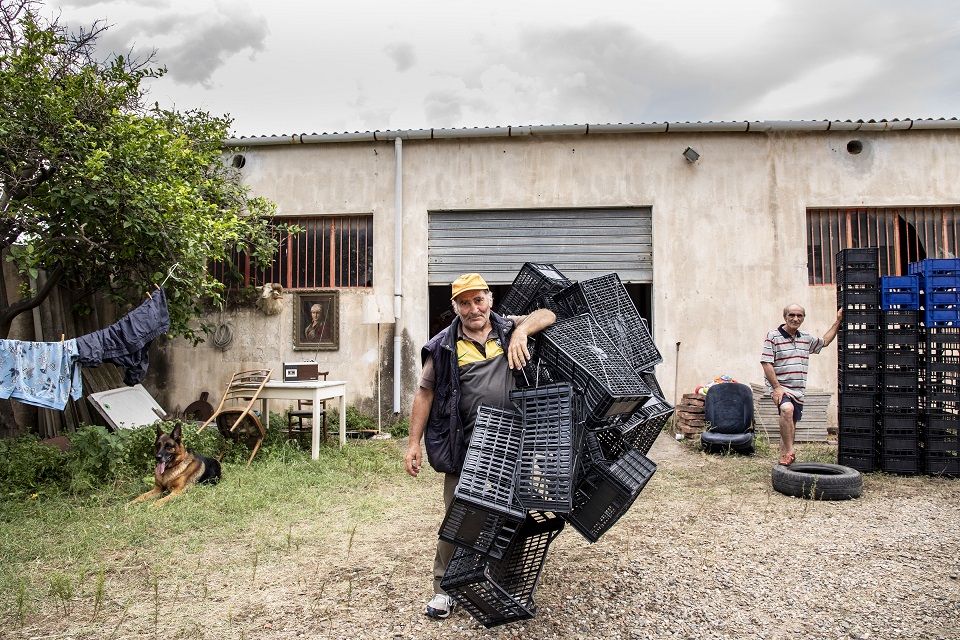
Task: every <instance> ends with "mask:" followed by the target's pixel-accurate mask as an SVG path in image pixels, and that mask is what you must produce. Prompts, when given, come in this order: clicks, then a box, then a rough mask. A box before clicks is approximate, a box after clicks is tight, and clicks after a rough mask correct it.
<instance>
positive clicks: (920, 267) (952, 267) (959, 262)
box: [907, 258, 960, 275]
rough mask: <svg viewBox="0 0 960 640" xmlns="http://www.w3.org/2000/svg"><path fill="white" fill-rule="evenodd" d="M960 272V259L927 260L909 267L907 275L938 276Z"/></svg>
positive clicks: (912, 263) (913, 263) (911, 264)
mask: <svg viewBox="0 0 960 640" xmlns="http://www.w3.org/2000/svg"><path fill="white" fill-rule="evenodd" d="M956 271H960V258H927V259H926V260H920V261H919V262H911V263H910V264H909V265H907V273H910V274H920V275H936V274H940V273H952V272H956Z"/></svg>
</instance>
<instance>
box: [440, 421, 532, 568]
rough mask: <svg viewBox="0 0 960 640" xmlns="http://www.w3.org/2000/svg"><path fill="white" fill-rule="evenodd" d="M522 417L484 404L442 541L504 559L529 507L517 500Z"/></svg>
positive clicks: (447, 515)
mask: <svg viewBox="0 0 960 640" xmlns="http://www.w3.org/2000/svg"><path fill="white" fill-rule="evenodd" d="M522 437H523V421H522V419H521V417H520V414H518V413H516V412H514V411H510V410H507V409H500V408H496V407H491V406H488V405H481V406H480V409H479V410H478V412H477V421H476V424H475V425H474V429H473V435H472V436H471V438H470V446H469V447H468V448H467V455H466V458H465V460H464V464H463V471H462V472H461V473H460V481H459V483H458V484H457V489H456V492H455V494H454V499H453V504H451V505H450V509H449V510H448V511H447V514H446V516H445V517H444V519H443V523H442V524H441V525H440V532H439V536H440V538H441V539H443V540H446V541H447V542H451V543H453V544H457V545H460V546H463V547H466V548H468V549H470V550H473V551H476V552H478V553H484V554H487V555H489V556H491V557H494V558H499V557H501V556H502V555H503V554H504V553H505V551H506V549H507V547H508V546H509V544H510V542H511V541H512V540H513V538H514V536H515V534H516V532H517V529H518V528H519V527H520V525H521V524H522V523H523V521H524V518H525V517H526V511H525V510H524V508H523V506H522V505H521V504H520V502H519V501H518V500H517V498H516V473H517V466H518V465H519V460H520V447H521V441H522Z"/></svg>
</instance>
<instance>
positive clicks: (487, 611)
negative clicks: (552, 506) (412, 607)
mask: <svg viewBox="0 0 960 640" xmlns="http://www.w3.org/2000/svg"><path fill="white" fill-rule="evenodd" d="M563 524H564V522H563V520H562V519H561V518H559V517H557V516H555V515H553V514H550V513H539V512H533V513H530V514H529V515H528V516H527V518H526V520H525V521H524V523H523V525H522V526H521V527H520V530H519V531H518V533H517V536H516V538H515V540H514V541H513V543H512V544H511V545H510V548H509V550H508V552H507V553H506V554H505V555H504V557H503V558H502V559H499V560H495V559H491V558H490V557H489V556H485V555H484V554H482V553H474V552H471V551H469V550H468V549H465V548H463V547H458V548H457V549H456V550H455V551H454V553H453V557H452V558H451V559H450V564H449V565H448V566H447V571H446V573H444V575H443V579H442V580H441V581H440V587H441V588H442V589H443V590H444V591H446V592H447V594H448V595H450V597H452V598H453V599H454V600H456V601H457V602H458V603H459V604H460V605H461V606H463V608H464V609H465V610H466V611H467V612H468V613H469V614H470V615H472V616H473V617H474V618H476V619H477V621H478V622H480V624H482V625H483V626H485V627H487V628H488V629H489V628H490V627H495V626H497V625H501V624H505V623H508V622H515V621H518V620H527V619H529V618H532V617H533V616H534V615H536V612H537V605H536V603H535V602H534V599H533V594H534V592H535V591H536V589H537V584H538V582H539V581H540V573H541V572H542V570H543V563H544V561H545V560H546V558H547V551H548V550H549V548H550V543H551V542H553V540H554V539H555V538H556V537H557V536H558V535H559V534H560V531H561V530H562V529H563Z"/></svg>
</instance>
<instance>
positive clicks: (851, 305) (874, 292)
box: [837, 284, 880, 313]
mask: <svg viewBox="0 0 960 640" xmlns="http://www.w3.org/2000/svg"><path fill="white" fill-rule="evenodd" d="M837 307H838V308H843V309H844V313H846V312H847V310H849V309H857V308H860V309H867V308H870V309H879V308H880V288H879V287H875V286H873V285H867V284H846V285H837Z"/></svg>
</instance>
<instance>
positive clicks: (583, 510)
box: [440, 263, 673, 627]
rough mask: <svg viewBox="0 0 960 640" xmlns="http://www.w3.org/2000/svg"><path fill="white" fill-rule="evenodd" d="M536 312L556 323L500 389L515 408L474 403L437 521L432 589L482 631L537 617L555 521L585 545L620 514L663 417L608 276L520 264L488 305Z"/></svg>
mask: <svg viewBox="0 0 960 640" xmlns="http://www.w3.org/2000/svg"><path fill="white" fill-rule="evenodd" d="M543 307H546V308H550V309H552V310H553V311H554V312H555V313H556V314H557V316H558V321H557V322H556V323H555V324H554V325H553V326H551V327H549V328H548V329H547V330H545V331H544V332H542V333H541V334H540V335H539V336H537V339H536V343H535V345H534V347H535V348H534V349H533V354H534V362H533V363H531V365H529V366H528V367H526V369H525V371H524V373H523V375H522V376H521V377H519V379H518V382H519V383H520V388H518V389H517V390H516V391H514V392H513V393H512V394H511V400H512V401H513V403H514V405H515V406H516V408H517V411H512V410H508V409H499V408H493V407H488V406H481V408H480V411H479V413H478V417H477V423H476V425H475V427H474V432H473V435H472V437H471V440H470V445H469V447H468V451H467V456H466V460H465V462H464V467H463V472H462V473H461V476H460V482H459V484H458V486H457V489H456V492H455V497H454V502H453V505H452V506H451V508H450V509H449V510H448V512H447V516H446V518H445V519H444V522H443V524H442V525H441V529H440V537H441V538H443V539H444V540H447V541H449V542H451V543H453V544H455V545H456V550H455V552H454V555H453V559H452V560H451V562H450V565H449V566H448V568H447V571H446V573H445V574H444V577H443V580H442V581H441V586H442V587H443V589H444V590H445V591H446V592H447V593H448V594H450V595H451V596H452V597H453V598H455V599H456V600H457V601H458V602H459V603H460V604H462V605H463V606H464V608H465V609H466V610H467V611H468V612H469V613H470V614H471V615H473V616H474V617H475V618H476V619H477V620H478V621H480V622H481V623H482V624H483V625H484V626H486V627H492V626H496V625H499V624H503V623H507V622H512V621H515V620H523V619H526V618H530V617H532V616H533V615H534V614H535V613H536V604H535V602H534V598H533V595H534V590H535V589H536V586H537V584H538V582H539V577H540V572H541V570H542V567H543V564H544V561H545V559H546V554H547V550H548V548H549V546H550V543H551V542H552V541H553V539H554V538H555V537H556V536H557V535H558V534H559V533H560V531H561V530H562V528H563V525H564V523H565V522H567V523H569V524H570V525H571V526H572V527H573V528H574V529H575V530H577V531H578V532H579V533H580V534H581V535H583V537H584V538H586V539H587V540H588V541H590V542H596V541H597V540H598V539H599V538H600V537H601V536H602V535H603V534H604V533H605V532H606V531H607V530H609V529H610V527H612V526H613V525H614V524H615V523H616V522H617V521H618V520H619V519H620V518H621V517H622V516H623V515H624V514H625V513H626V512H627V510H628V509H629V508H630V507H631V505H632V504H633V502H634V501H635V500H636V498H637V497H638V496H639V494H640V492H641V491H642V490H643V488H644V487H645V486H646V484H647V482H648V481H649V479H650V478H651V477H652V475H653V473H654V472H655V471H656V464H655V463H653V461H651V460H649V459H648V458H647V457H646V455H645V454H646V453H647V452H648V451H649V449H650V447H651V446H652V444H653V441H654V440H655V439H656V436H657V434H659V433H660V431H661V430H662V428H663V426H664V424H665V423H666V421H667V419H668V418H669V416H670V415H671V414H672V413H673V406H672V405H671V404H670V403H668V402H667V401H666V400H665V399H664V398H663V392H662V391H661V389H660V386H659V384H657V381H656V376H655V375H654V372H653V368H654V366H655V365H656V364H658V363H659V362H660V361H661V360H662V358H661V357H660V354H659V352H658V351H657V349H656V345H655V344H654V343H653V340H652V338H651V336H650V333H649V331H648V329H647V326H646V324H645V322H644V321H643V319H642V318H641V317H640V315H639V313H638V312H637V310H636V307H635V306H634V305H633V303H632V301H630V299H629V297H628V296H627V293H626V289H625V288H624V287H623V284H622V283H621V282H620V279H619V277H618V276H617V275H616V274H609V275H607V276H602V277H601V278H596V279H592V280H587V281H584V282H580V283H575V282H572V281H571V280H569V279H568V278H566V276H564V275H563V274H561V273H560V272H559V271H558V270H557V269H556V268H555V267H554V266H553V265H545V264H534V263H527V264H525V265H524V266H523V268H522V269H521V271H520V273H519V274H518V275H517V278H516V279H515V281H514V283H513V285H512V287H511V289H510V291H509V292H508V294H507V295H506V296H504V299H503V301H502V302H501V304H500V306H499V307H498V309H497V310H498V312H499V313H501V314H503V315H524V314H527V313H529V312H531V311H533V310H534V309H538V308H543Z"/></svg>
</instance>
